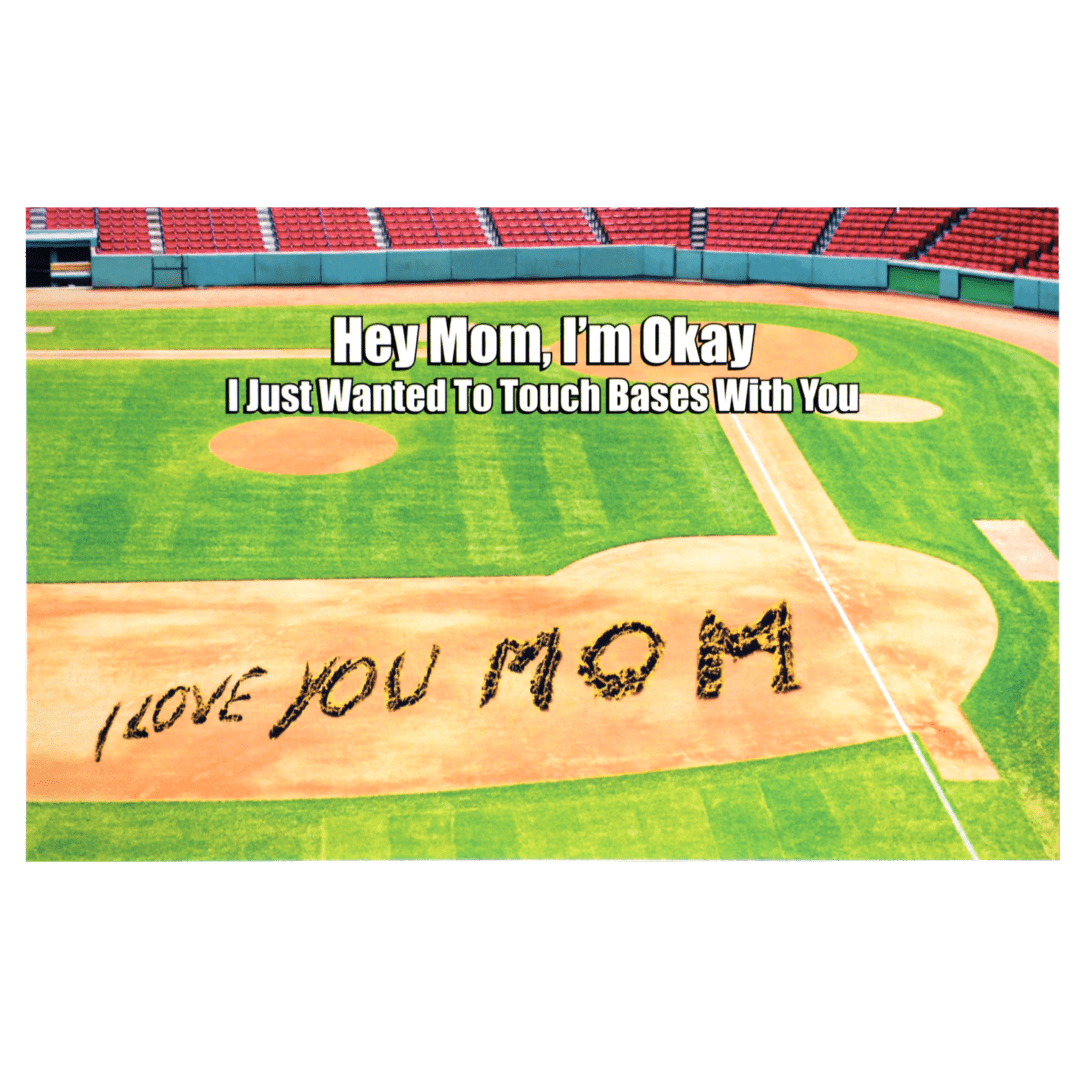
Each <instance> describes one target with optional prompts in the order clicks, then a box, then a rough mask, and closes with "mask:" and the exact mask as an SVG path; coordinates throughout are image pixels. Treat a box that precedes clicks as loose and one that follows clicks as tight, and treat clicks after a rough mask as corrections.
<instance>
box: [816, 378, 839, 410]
mask: <svg viewBox="0 0 1080 1080" xmlns="http://www.w3.org/2000/svg"><path fill="white" fill-rule="evenodd" d="M817 410H818V412H823V413H831V412H836V385H835V384H834V383H829V382H827V383H822V384H821V385H820V386H819V387H818V392H817Z"/></svg>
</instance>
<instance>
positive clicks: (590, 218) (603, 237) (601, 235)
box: [581, 206, 611, 244]
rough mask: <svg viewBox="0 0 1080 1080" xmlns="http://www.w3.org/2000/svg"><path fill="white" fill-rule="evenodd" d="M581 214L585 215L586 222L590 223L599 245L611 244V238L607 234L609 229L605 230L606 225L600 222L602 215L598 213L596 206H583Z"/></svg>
mask: <svg viewBox="0 0 1080 1080" xmlns="http://www.w3.org/2000/svg"><path fill="white" fill-rule="evenodd" d="M581 212H582V213H583V214H584V215H585V220H586V221H587V222H588V223H589V228H590V229H592V234H593V236H595V237H596V242H597V243H598V244H610V243H611V237H609V236H608V234H607V229H605V228H604V223H603V222H602V221H601V220H600V215H599V214H598V213H597V212H596V207H595V206H583V207H582V208H581Z"/></svg>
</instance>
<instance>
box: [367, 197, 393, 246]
mask: <svg viewBox="0 0 1080 1080" xmlns="http://www.w3.org/2000/svg"><path fill="white" fill-rule="evenodd" d="M365 209H366V210H367V217H368V221H369V222H370V223H371V231H372V232H373V233H374V234H375V243H376V244H378V245H379V250H380V251H385V250H386V249H387V248H388V247H390V234H389V233H388V232H387V231H386V222H385V221H384V220H383V216H382V211H381V210H380V209H379V208H378V207H377V206H368V207H366V208H365Z"/></svg>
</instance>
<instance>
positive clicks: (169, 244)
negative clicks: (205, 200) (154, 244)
mask: <svg viewBox="0 0 1080 1080" xmlns="http://www.w3.org/2000/svg"><path fill="white" fill-rule="evenodd" d="M161 236H162V240H163V241H164V243H165V251H166V252H168V253H169V254H179V255H186V254H190V253H197V252H214V251H220V252H227V251H264V250H265V248H264V246H263V241H262V233H261V232H260V231H259V215H258V212H257V211H256V210H255V208H254V207H244V208H237V207H230V206H214V207H208V206H203V207H182V206H163V207H161Z"/></svg>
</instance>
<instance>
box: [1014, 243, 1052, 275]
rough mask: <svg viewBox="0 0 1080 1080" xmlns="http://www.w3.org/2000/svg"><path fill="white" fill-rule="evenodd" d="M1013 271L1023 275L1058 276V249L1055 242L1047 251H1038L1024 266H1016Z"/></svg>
mask: <svg viewBox="0 0 1080 1080" xmlns="http://www.w3.org/2000/svg"><path fill="white" fill-rule="evenodd" d="M1013 273H1016V274H1020V275H1021V276H1023V277H1042V278H1054V279H1056V278H1057V276H1058V249H1057V245H1056V244H1055V245H1054V246H1053V247H1052V248H1051V249H1050V250H1049V251H1043V252H1040V253H1039V254H1038V255H1037V256H1035V258H1033V259H1029V260H1028V262H1027V264H1026V265H1024V266H1018V267H1017V268H1016V269H1015V270H1014V271H1013Z"/></svg>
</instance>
